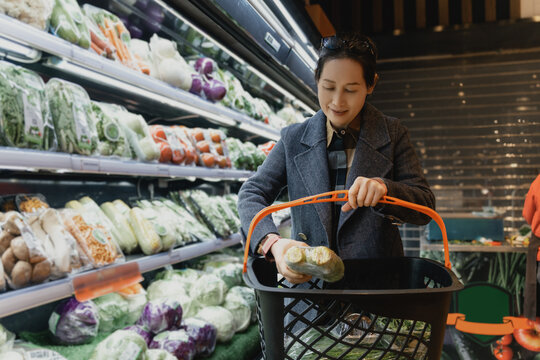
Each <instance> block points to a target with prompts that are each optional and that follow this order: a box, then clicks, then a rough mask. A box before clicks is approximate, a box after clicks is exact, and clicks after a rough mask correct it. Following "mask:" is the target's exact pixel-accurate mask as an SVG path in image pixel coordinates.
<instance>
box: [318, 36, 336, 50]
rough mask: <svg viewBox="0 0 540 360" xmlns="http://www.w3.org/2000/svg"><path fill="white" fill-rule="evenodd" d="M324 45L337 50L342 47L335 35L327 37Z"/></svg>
mask: <svg viewBox="0 0 540 360" xmlns="http://www.w3.org/2000/svg"><path fill="white" fill-rule="evenodd" d="M322 43H323V46H324V47H325V48H327V49H329V50H337V49H339V48H340V47H341V43H340V41H339V39H338V38H336V37H335V36H331V37H326V38H324V39H323V41H322Z"/></svg>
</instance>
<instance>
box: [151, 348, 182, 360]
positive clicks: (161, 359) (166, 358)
mask: <svg viewBox="0 0 540 360" xmlns="http://www.w3.org/2000/svg"><path fill="white" fill-rule="evenodd" d="M146 358H147V359H148V360H176V357H175V356H173V355H172V354H171V353H170V352H168V351H166V350H163V349H148V350H147V351H146Z"/></svg>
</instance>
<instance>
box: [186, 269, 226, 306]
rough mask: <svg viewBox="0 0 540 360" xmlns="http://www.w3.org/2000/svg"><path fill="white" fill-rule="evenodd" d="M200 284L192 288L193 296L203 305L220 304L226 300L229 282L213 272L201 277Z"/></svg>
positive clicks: (194, 299)
mask: <svg viewBox="0 0 540 360" xmlns="http://www.w3.org/2000/svg"><path fill="white" fill-rule="evenodd" d="M198 283H199V285H198V286H196V287H194V288H193V289H191V293H190V295H191V298H192V299H193V301H195V302H197V303H199V304H200V305H201V306H213V305H220V304H221V303H223V300H225V294H226V293H227V284H225V282H224V281H223V280H221V279H220V278H218V277H217V276H215V275H212V274H206V275H203V276H201V277H200V278H199V281H198Z"/></svg>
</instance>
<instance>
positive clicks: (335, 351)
mask: <svg viewBox="0 0 540 360" xmlns="http://www.w3.org/2000/svg"><path fill="white" fill-rule="evenodd" d="M347 196H348V195H347V191H337V192H330V193H325V194H320V195H317V196H314V197H309V198H303V199H299V200H295V201H292V202H290V203H285V204H279V205H274V206H270V207H268V208H266V209H263V210H262V211H261V212H259V214H257V216H255V218H254V219H253V221H252V223H251V226H250V231H249V233H248V239H247V243H246V253H245V258H244V280H245V282H246V284H247V285H248V286H250V287H252V288H254V289H255V294H256V297H257V317H258V320H259V328H260V333H261V345H262V349H263V354H264V357H265V359H270V360H283V359H306V360H311V359H369V360H371V359H439V358H440V355H441V350H442V345H443V338H444V331H445V325H446V319H447V315H448V310H449V307H450V301H451V296H452V293H453V292H455V291H458V290H460V289H462V288H463V285H462V284H461V283H460V282H459V281H458V279H457V277H456V276H455V275H454V273H453V272H452V270H451V269H450V268H451V265H450V262H449V258H448V243H447V240H446V239H445V246H444V247H445V262H446V264H445V266H443V265H441V264H440V263H438V262H436V261H432V260H428V259H422V258H412V257H400V258H378V259H359V260H344V264H345V276H344V278H343V279H342V280H340V281H339V282H336V283H323V282H322V281H320V280H317V279H313V280H312V281H310V282H309V283H307V288H306V284H303V285H302V286H294V285H291V284H289V283H288V282H286V281H284V280H283V279H281V280H278V273H277V270H276V267H275V265H274V263H270V262H268V261H266V260H265V259H263V258H250V259H249V261H248V259H247V250H248V249H249V240H250V236H251V233H252V231H253V228H254V227H255V226H256V225H257V223H258V221H259V220H260V219H262V218H263V217H264V216H266V215H268V214H270V213H272V212H274V211H277V210H280V209H283V208H285V207H292V206H297V205H304V204H312V203H316V202H330V201H345V200H346V199H347ZM380 202H384V203H389V204H394V205H401V206H406V207H409V208H413V209H415V210H418V211H421V212H423V213H426V214H428V215H430V216H432V217H433V218H434V219H435V221H437V223H439V225H440V226H441V231H442V232H443V234H446V230H445V229H444V223H442V219H440V217H439V216H438V215H437V213H435V212H434V211H433V210H431V209H429V208H426V207H423V206H420V205H416V204H411V203H407V202H404V201H402V200H399V199H394V198H390V197H384V198H383V200H381V201H380Z"/></svg>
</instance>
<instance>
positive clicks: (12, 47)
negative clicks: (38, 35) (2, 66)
mask: <svg viewBox="0 0 540 360" xmlns="http://www.w3.org/2000/svg"><path fill="white" fill-rule="evenodd" d="M0 49H2V50H4V49H5V50H7V51H8V52H13V53H16V54H20V55H21V56H24V57H26V58H28V59H36V60H38V59H39V58H40V52H39V50H36V49H34V48H30V47H27V46H25V45H23V44H20V43H18V42H17V41H14V40H10V39H6V38H5V37H0ZM7 55H9V53H8V54H7Z"/></svg>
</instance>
